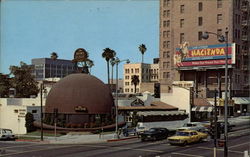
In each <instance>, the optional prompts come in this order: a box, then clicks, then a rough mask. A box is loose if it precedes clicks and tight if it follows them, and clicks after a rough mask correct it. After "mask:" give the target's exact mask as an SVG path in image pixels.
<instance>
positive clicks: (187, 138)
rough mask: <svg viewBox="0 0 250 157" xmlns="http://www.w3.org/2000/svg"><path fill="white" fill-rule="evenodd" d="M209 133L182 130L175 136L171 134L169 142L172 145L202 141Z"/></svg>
mask: <svg viewBox="0 0 250 157" xmlns="http://www.w3.org/2000/svg"><path fill="white" fill-rule="evenodd" d="M207 137H208V134H206V133H202V132H198V131H195V130H182V131H177V132H176V135H175V136H171V137H169V138H168V142H169V143H170V144H172V145H174V144H176V145H177V144H180V145H186V144H189V143H194V142H201V141H202V140H203V139H206V138H207Z"/></svg>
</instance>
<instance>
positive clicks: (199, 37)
mask: <svg viewBox="0 0 250 157" xmlns="http://www.w3.org/2000/svg"><path fill="white" fill-rule="evenodd" d="M198 40H202V32H198Z"/></svg>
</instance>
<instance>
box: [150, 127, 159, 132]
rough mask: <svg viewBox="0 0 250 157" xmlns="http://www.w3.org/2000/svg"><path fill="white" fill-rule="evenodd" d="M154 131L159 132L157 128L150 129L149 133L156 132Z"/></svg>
mask: <svg viewBox="0 0 250 157" xmlns="http://www.w3.org/2000/svg"><path fill="white" fill-rule="evenodd" d="M154 131H157V129H156V128H151V129H149V132H154Z"/></svg>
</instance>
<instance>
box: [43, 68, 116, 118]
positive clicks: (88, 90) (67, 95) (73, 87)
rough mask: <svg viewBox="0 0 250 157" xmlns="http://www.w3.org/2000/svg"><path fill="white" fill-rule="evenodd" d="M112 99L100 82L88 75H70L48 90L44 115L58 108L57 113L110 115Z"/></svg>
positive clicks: (107, 88)
mask: <svg viewBox="0 0 250 157" xmlns="http://www.w3.org/2000/svg"><path fill="white" fill-rule="evenodd" d="M113 102H114V101H113V97H112V95H111V92H110V89H109V87H108V86H107V85H105V84H104V83H103V82H102V81H101V80H99V79H97V78H96V77H94V76H91V75H88V74H82V73H81V74H71V75H68V76H67V77H65V78H63V79H62V80H60V81H59V82H57V83H56V84H55V85H53V87H52V89H51V90H50V92H49V94H48V96H47V100H46V106H45V112H46V113H52V112H53V111H54V108H58V112H59V113H68V114H70V113H72V114H74V113H79V112H80V113H81V112H84V113H88V114H106V113H111V108H112V106H113Z"/></svg>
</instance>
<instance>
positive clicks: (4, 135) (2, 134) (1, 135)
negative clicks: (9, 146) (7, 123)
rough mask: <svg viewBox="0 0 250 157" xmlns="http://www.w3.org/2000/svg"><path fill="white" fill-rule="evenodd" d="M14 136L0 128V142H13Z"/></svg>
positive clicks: (8, 130) (10, 131) (9, 131)
mask: <svg viewBox="0 0 250 157" xmlns="http://www.w3.org/2000/svg"><path fill="white" fill-rule="evenodd" d="M15 139H16V136H15V135H14V134H13V133H12V130H10V129H1V128H0V140H15Z"/></svg>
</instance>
